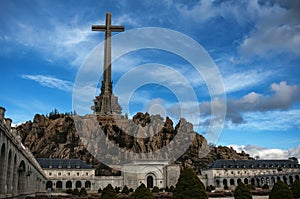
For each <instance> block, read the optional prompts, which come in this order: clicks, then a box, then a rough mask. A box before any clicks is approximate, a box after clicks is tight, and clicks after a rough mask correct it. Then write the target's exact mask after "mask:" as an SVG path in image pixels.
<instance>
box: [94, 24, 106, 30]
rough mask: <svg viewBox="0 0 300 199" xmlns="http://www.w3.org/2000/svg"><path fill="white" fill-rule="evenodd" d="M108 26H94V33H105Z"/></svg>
mask: <svg viewBox="0 0 300 199" xmlns="http://www.w3.org/2000/svg"><path fill="white" fill-rule="evenodd" d="M105 30H106V26H98V25H92V31H105Z"/></svg>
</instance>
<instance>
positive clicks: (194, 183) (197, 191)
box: [173, 168, 208, 199]
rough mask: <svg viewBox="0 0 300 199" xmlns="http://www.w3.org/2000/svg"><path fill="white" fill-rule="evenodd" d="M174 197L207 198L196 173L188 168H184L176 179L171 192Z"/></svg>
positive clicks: (188, 198)
mask: <svg viewBox="0 0 300 199" xmlns="http://www.w3.org/2000/svg"><path fill="white" fill-rule="evenodd" d="M173 198H174V199H191V198H197V199H207V198H208V196H207V193H206V191H205V187H204V185H203V183H202V182H201V181H200V179H199V178H198V177H197V175H196V173H195V172H194V171H193V170H192V169H190V168H187V169H184V170H183V171H182V172H181V174H180V176H179V179H178V182H177V184H176V188H175V190H174V192H173Z"/></svg>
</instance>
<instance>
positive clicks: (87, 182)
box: [84, 180, 92, 190]
mask: <svg viewBox="0 0 300 199" xmlns="http://www.w3.org/2000/svg"><path fill="white" fill-rule="evenodd" d="M91 185H92V183H91V181H89V180H88V181H86V182H85V183H84V187H85V188H86V189H88V190H89V189H91Z"/></svg>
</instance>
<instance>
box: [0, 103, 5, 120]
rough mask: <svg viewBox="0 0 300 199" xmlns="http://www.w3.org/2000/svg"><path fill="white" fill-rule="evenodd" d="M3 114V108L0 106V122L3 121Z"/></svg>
mask: <svg viewBox="0 0 300 199" xmlns="http://www.w3.org/2000/svg"><path fill="white" fill-rule="evenodd" d="M4 114H5V108H3V107H2V106H0V122H3V120H4Z"/></svg>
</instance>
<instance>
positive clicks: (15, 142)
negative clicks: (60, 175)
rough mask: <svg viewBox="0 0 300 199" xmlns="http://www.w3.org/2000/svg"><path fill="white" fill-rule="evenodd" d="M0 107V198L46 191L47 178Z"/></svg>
mask: <svg viewBox="0 0 300 199" xmlns="http://www.w3.org/2000/svg"><path fill="white" fill-rule="evenodd" d="M11 122H12V120H11V119H9V118H5V109H4V108H3V107H0V147H1V149H0V150H1V153H0V198H7V197H17V196H19V195H27V194H33V193H37V192H41V191H44V190H45V183H46V176H45V175H44V172H43V170H42V169H41V167H40V165H39V164H38V163H37V161H36V159H35V158H34V157H33V155H32V154H31V152H30V151H29V150H28V149H26V148H25V147H24V146H23V145H22V143H21V140H20V137H18V136H17V134H16V132H15V131H14V129H12V128H11Z"/></svg>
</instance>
